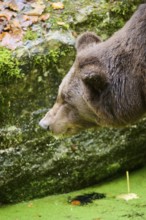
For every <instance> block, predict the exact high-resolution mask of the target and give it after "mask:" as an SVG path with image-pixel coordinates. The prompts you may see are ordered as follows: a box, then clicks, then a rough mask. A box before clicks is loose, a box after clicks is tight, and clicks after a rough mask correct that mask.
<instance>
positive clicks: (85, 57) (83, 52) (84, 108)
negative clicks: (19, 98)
mask: <svg viewBox="0 0 146 220" xmlns="http://www.w3.org/2000/svg"><path fill="white" fill-rule="evenodd" d="M100 44H102V42H101V40H100V38H99V37H98V36H97V35H95V34H94V33H91V32H86V33H84V34H82V35H81V36H79V37H78V39H77V41H76V50H77V56H76V59H75V62H74V64H73V66H72V67H71V69H70V71H69V72H68V73H67V75H66V76H65V77H64V79H63V81H62V83H61V84H60V86H59V91H58V96H57V100H56V102H55V104H54V106H53V107H52V108H51V109H50V110H49V111H48V112H47V114H46V115H45V117H44V118H43V119H42V120H41V121H40V122H39V124H40V126H41V127H43V128H44V129H48V130H49V131H51V132H52V133H54V134H55V135H59V134H61V135H72V134H75V133H77V132H79V131H81V130H83V129H86V128H90V127H94V126H98V125H100V124H101V121H104V117H103V115H102V110H101V109H100V98H101V96H102V94H103V91H106V90H107V88H108V84H109V82H108V78H107V76H106V71H104V68H103V66H102V64H101V62H100V60H99V59H98V52H99V51H98V48H97V46H98V45H100ZM99 50H100V48H99ZM103 123H104V122H102V124H103Z"/></svg>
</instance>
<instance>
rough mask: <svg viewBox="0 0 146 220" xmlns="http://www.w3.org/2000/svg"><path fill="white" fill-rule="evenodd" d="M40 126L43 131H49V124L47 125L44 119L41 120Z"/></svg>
mask: <svg viewBox="0 0 146 220" xmlns="http://www.w3.org/2000/svg"><path fill="white" fill-rule="evenodd" d="M39 125H40V126H41V127H42V128H43V129H45V130H49V125H48V124H47V123H45V121H44V120H43V119H42V120H40V122H39Z"/></svg>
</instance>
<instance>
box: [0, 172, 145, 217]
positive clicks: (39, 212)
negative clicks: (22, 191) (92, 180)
mask: <svg viewBox="0 0 146 220" xmlns="http://www.w3.org/2000/svg"><path fill="white" fill-rule="evenodd" d="M97 172H98V171H97ZM130 190H131V192H132V193H136V194H137V195H138V196H139V198H138V199H133V200H129V201H125V200H121V199H117V198H116V196H117V195H119V194H122V193H127V186H126V178H125V176H124V175H123V176H122V177H120V178H118V179H115V180H112V181H109V182H106V183H103V184H101V185H97V186H94V187H92V188H91V187H90V188H86V189H84V190H80V191H76V192H72V193H69V194H63V195H57V196H48V197H46V198H43V199H37V200H32V201H28V202H23V203H19V204H15V205H9V206H2V207H1V208H0V220H41V219H42V220H57V219H58V220H130V219H132V220H140V219H141V220H145V219H146V168H143V169H140V170H137V171H135V172H133V173H130ZM93 191H94V192H100V193H106V196H107V197H106V198H105V199H101V200H94V201H93V203H90V204H88V205H84V206H75V205H71V204H70V203H68V197H74V196H76V195H80V194H84V193H90V192H93Z"/></svg>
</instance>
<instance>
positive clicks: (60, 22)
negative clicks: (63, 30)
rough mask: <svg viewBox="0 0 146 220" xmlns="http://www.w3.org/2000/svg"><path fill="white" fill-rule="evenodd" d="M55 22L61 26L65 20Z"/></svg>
mask: <svg viewBox="0 0 146 220" xmlns="http://www.w3.org/2000/svg"><path fill="white" fill-rule="evenodd" d="M57 24H58V25H61V26H65V25H66V24H65V22H63V21H58V22H57Z"/></svg>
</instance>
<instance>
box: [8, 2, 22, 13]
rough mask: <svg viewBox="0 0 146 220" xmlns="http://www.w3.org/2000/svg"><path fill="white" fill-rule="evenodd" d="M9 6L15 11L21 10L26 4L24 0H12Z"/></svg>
mask: <svg viewBox="0 0 146 220" xmlns="http://www.w3.org/2000/svg"><path fill="white" fill-rule="evenodd" d="M7 6H8V7H9V8H10V9H12V10H13V11H21V10H22V9H23V8H24V6H25V4H24V0H11V1H9V2H8V4H7Z"/></svg>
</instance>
